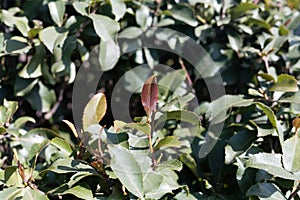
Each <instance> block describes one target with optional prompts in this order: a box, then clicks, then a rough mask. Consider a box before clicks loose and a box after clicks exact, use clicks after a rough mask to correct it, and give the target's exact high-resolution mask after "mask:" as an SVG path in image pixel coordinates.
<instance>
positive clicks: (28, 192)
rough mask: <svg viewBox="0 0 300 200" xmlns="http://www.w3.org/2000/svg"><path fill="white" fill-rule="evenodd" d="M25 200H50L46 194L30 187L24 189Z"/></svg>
mask: <svg viewBox="0 0 300 200" xmlns="http://www.w3.org/2000/svg"><path fill="white" fill-rule="evenodd" d="M22 193H23V199H24V200H36V199H39V200H48V197H47V195H46V194H45V193H43V192H41V191H40V190H34V189H32V188H30V187H26V188H24V189H23V192H22Z"/></svg>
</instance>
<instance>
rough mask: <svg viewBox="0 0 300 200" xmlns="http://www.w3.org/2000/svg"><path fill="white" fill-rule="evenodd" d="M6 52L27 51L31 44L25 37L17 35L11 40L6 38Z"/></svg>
mask: <svg viewBox="0 0 300 200" xmlns="http://www.w3.org/2000/svg"><path fill="white" fill-rule="evenodd" d="M4 45H5V52H6V53H20V54H21V53H27V52H28V51H29V50H30V49H31V45H30V44H29V43H28V41H27V40H26V39H25V38H22V37H19V36H15V37H12V38H10V39H9V40H5V44H4Z"/></svg>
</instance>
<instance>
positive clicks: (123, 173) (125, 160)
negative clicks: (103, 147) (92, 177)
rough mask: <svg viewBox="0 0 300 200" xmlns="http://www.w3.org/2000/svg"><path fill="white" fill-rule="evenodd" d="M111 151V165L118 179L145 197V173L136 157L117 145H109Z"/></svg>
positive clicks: (138, 195)
mask: <svg viewBox="0 0 300 200" xmlns="http://www.w3.org/2000/svg"><path fill="white" fill-rule="evenodd" d="M109 152H110V154H111V157H112V159H111V164H110V165H111V168H112V170H113V171H114V173H115V174H116V176H117V177H118V179H119V180H120V181H121V183H122V184H123V185H124V186H125V187H126V188H127V189H128V190H129V191H130V192H131V193H132V194H134V195H135V196H137V197H140V198H142V199H143V196H144V187H143V173H142V170H141V167H140V165H139V163H138V162H137V161H136V158H135V157H134V156H133V155H132V154H131V153H130V151H129V150H127V149H125V148H123V147H121V146H117V145H109Z"/></svg>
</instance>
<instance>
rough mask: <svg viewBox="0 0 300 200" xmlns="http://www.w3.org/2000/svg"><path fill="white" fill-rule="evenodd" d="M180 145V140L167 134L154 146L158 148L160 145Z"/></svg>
mask: <svg viewBox="0 0 300 200" xmlns="http://www.w3.org/2000/svg"><path fill="white" fill-rule="evenodd" d="M180 145H181V142H180V141H179V140H178V138H177V137H176V136H167V137H165V138H164V139H162V140H160V141H159V142H158V144H157V145H156V146H155V147H154V148H155V150H158V149H160V148H161V147H179V146H180Z"/></svg>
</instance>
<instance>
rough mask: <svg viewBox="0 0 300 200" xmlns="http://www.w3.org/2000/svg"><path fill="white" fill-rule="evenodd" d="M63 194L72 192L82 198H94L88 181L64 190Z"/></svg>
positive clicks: (90, 199) (88, 199)
mask: <svg viewBox="0 0 300 200" xmlns="http://www.w3.org/2000/svg"><path fill="white" fill-rule="evenodd" d="M62 194H72V195H74V196H76V197H78V198H80V199H87V200H93V199H94V198H93V193H92V190H91V188H90V186H89V185H88V184H87V183H84V182H83V183H79V184H78V185H76V186H74V187H72V188H70V189H68V190H66V191H64V192H63V193H62Z"/></svg>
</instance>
